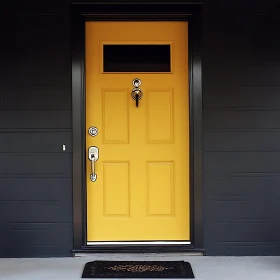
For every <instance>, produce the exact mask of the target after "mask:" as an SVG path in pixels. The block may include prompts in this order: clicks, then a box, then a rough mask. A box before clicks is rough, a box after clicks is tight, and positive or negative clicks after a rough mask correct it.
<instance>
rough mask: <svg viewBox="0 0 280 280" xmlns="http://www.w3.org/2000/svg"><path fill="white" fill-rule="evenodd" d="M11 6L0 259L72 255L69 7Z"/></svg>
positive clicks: (2, 124)
mask: <svg viewBox="0 0 280 280" xmlns="http://www.w3.org/2000/svg"><path fill="white" fill-rule="evenodd" d="M7 2H9V1H5V3H4V4H1V15H0V21H1V24H0V26H1V27H0V30H1V42H0V52H1V63H0V227H1V230H0V257H6V256H8V257H21V256H25V257H29V256H66V255H70V253H71V249H72V179H71V176H72V175H71V173H72V170H71V168H72V166H71V160H72V159H71V150H72V147H71V53H70V13H69V3H68V1H67V0H60V1H56V0H48V1H35V0H28V1H10V2H9V3H7ZM23 2H24V3H23ZM2 5H3V6H2ZM7 5H9V6H7ZM63 144H65V145H66V149H67V150H66V151H65V152H63V151H62V145H63Z"/></svg>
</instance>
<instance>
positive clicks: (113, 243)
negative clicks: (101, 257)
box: [87, 241, 191, 246]
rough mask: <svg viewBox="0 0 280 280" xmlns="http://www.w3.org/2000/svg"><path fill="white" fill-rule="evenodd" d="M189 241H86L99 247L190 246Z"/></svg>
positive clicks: (89, 244)
mask: <svg viewBox="0 0 280 280" xmlns="http://www.w3.org/2000/svg"><path fill="white" fill-rule="evenodd" d="M190 244H191V242H190V241H120V242H119V241H102V242H100V241H88V242H87V245H88V246H100V245H190Z"/></svg>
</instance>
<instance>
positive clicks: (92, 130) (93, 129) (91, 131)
mask: <svg viewBox="0 0 280 280" xmlns="http://www.w3.org/2000/svg"><path fill="white" fill-rule="evenodd" d="M88 134H89V135H90V136H92V137H94V136H96V135H97V134H98V128H97V127H95V126H92V127H90V128H89V130H88Z"/></svg>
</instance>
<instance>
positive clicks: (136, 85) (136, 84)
mask: <svg viewBox="0 0 280 280" xmlns="http://www.w3.org/2000/svg"><path fill="white" fill-rule="evenodd" d="M141 84H142V82H141V80H140V79H134V80H133V81H132V85H133V86H134V88H133V90H132V92H131V96H132V98H133V99H134V100H135V101H136V107H138V103H139V100H140V99H141V98H142V97H143V92H142V90H141V89H140V88H139V87H140V86H141Z"/></svg>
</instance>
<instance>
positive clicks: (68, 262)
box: [0, 254, 280, 280]
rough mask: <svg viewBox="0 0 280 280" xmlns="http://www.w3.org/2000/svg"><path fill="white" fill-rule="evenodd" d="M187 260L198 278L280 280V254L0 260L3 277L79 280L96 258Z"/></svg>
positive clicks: (112, 256)
mask: <svg viewBox="0 0 280 280" xmlns="http://www.w3.org/2000/svg"><path fill="white" fill-rule="evenodd" d="M100 259H103V260H185V261H188V262H190V263H191V265H192V268H193V271H194V275H195V279H198V280H242V279H244V280H245V279H246V280H280V257H207V256H206V257H205V256H189V255H187V254H94V255H93V254H91V255H77V256H75V257H73V258H47V259H45V258H44V259H37V258H36V259H0V279H1V280H35V279H36V280H66V279H67V280H76V279H82V278H81V274H82V270H83V267H84V265H85V263H86V262H88V261H93V260H100Z"/></svg>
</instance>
